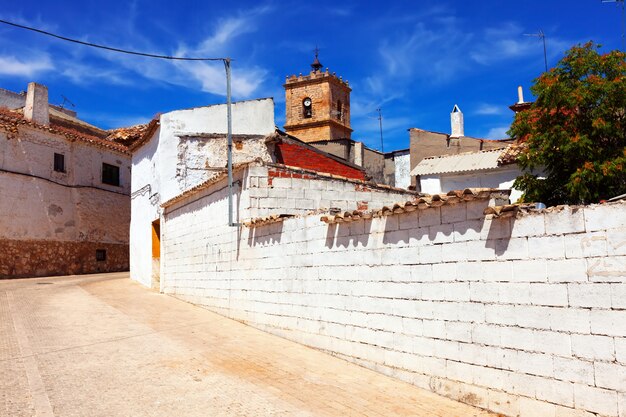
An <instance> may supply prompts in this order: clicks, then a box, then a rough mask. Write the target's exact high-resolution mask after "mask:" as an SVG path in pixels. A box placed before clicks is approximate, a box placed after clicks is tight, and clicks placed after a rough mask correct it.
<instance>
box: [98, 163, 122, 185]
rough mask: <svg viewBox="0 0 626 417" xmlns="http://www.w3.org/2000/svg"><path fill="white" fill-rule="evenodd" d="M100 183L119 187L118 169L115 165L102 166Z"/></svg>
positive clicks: (104, 164)
mask: <svg viewBox="0 0 626 417" xmlns="http://www.w3.org/2000/svg"><path fill="white" fill-rule="evenodd" d="M102 183H103V184H109V185H115V186H118V187H119V185H120V167H118V166H115V165H109V164H106V163H103V164H102Z"/></svg>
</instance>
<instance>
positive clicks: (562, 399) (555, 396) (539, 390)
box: [535, 378, 574, 407]
mask: <svg viewBox="0 0 626 417" xmlns="http://www.w3.org/2000/svg"><path fill="white" fill-rule="evenodd" d="M535 390H536V391H535V392H536V394H535V395H536V397H537V399H539V400H544V401H549V402H552V403H556V404H560V405H564V406H569V407H573V406H574V384H572V383H570V382H564V381H557V380H554V379H543V378H542V379H537V383H536V386H535Z"/></svg>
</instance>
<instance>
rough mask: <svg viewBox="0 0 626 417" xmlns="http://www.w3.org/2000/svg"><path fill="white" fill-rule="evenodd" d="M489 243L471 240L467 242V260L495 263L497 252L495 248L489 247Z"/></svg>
mask: <svg viewBox="0 0 626 417" xmlns="http://www.w3.org/2000/svg"><path fill="white" fill-rule="evenodd" d="M487 243H488V242H485V241H483V240H470V241H468V242H465V245H466V251H467V259H468V260H477V261H494V260H495V259H496V252H495V247H494V246H491V247H489V246H487Z"/></svg>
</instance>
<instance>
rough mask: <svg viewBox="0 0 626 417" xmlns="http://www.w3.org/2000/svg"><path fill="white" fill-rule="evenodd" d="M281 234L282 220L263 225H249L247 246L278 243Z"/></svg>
mask: <svg viewBox="0 0 626 417" xmlns="http://www.w3.org/2000/svg"><path fill="white" fill-rule="evenodd" d="M282 235H283V222H277V223H272V224H268V225H266V226H263V227H251V228H250V232H249V234H248V247H253V246H258V245H272V244H275V243H280V240H281V237H282Z"/></svg>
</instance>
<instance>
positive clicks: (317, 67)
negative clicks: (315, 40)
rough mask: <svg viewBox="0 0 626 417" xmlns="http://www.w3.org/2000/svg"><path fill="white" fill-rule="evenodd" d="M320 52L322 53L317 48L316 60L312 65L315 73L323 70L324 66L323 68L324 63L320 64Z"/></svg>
mask: <svg viewBox="0 0 626 417" xmlns="http://www.w3.org/2000/svg"><path fill="white" fill-rule="evenodd" d="M319 52H320V50H319V49H318V48H317V46H316V47H315V59H314V60H313V63H312V64H311V68H312V69H313V71H315V72H317V71H319V70H321V69H322V66H323V65H322V63H321V62H320V60H319V58H318V55H319Z"/></svg>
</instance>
